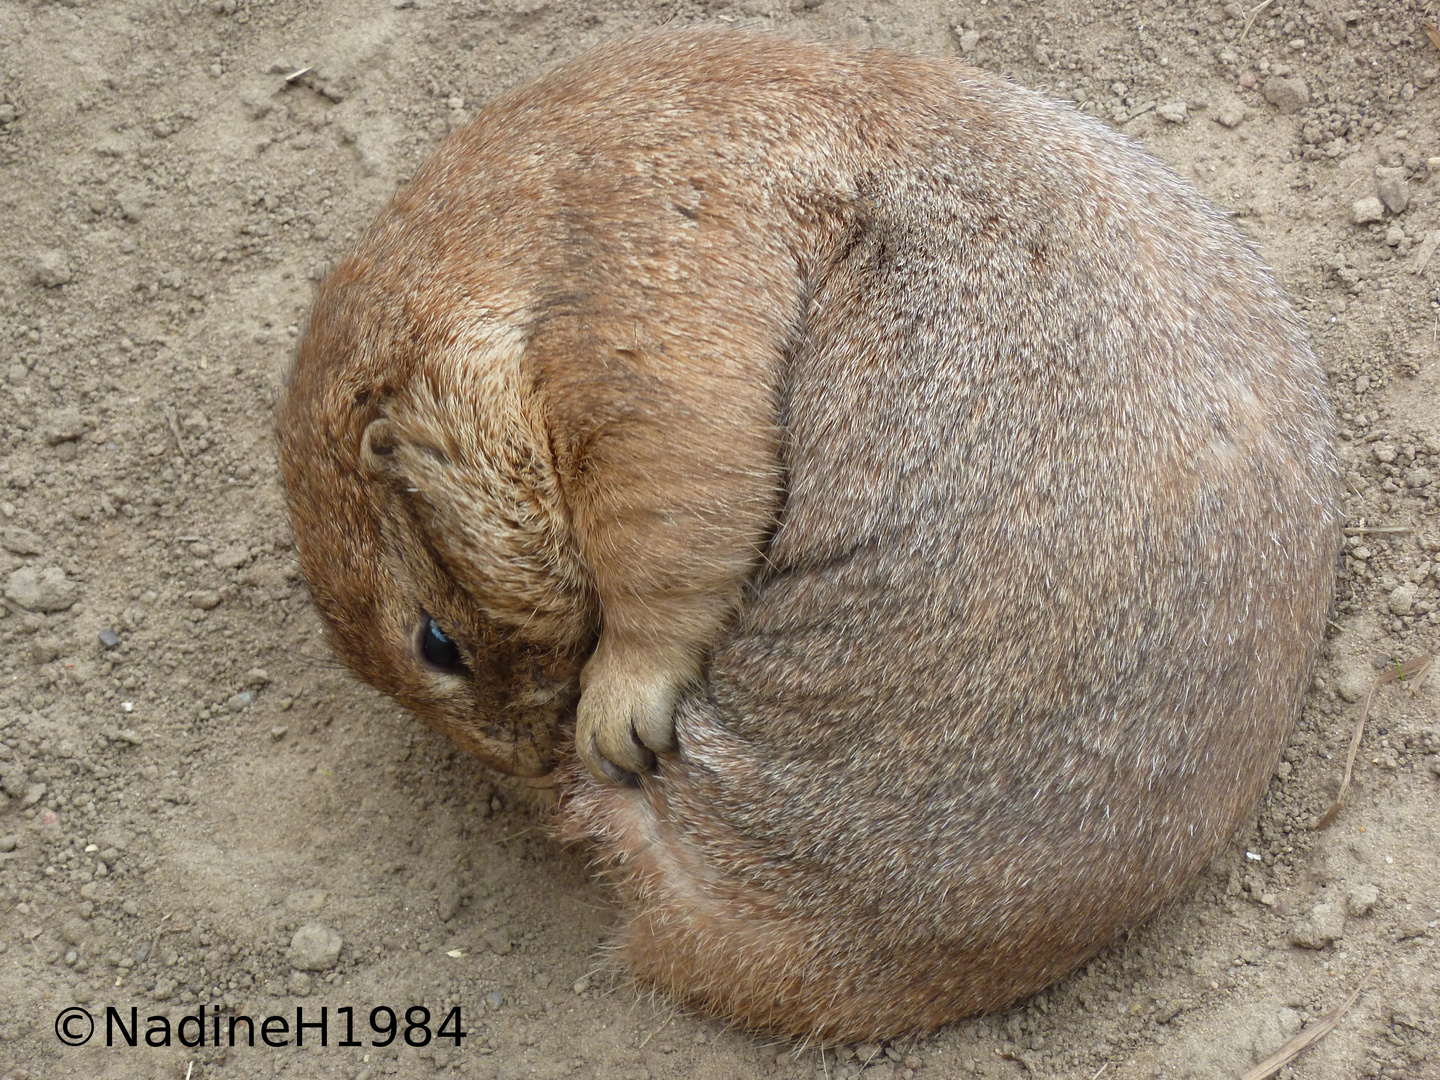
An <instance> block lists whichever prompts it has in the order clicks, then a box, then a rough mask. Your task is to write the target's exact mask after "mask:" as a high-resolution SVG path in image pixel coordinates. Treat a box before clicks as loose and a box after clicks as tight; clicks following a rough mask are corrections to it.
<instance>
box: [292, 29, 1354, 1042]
mask: <svg viewBox="0 0 1440 1080" xmlns="http://www.w3.org/2000/svg"><path fill="white" fill-rule="evenodd" d="M1323 385H1324V384H1323V377H1322V376H1321V374H1320V372H1319V369H1318V367H1317V365H1316V363H1315V361H1314V358H1313V357H1312V355H1311V354H1310V351H1309V349H1308V347H1307V345H1306V343H1305V339H1304V335H1303V333H1302V330H1301V327H1300V325H1299V323H1298V320H1297V319H1296V318H1295V317H1294V315H1293V313H1292V312H1291V311H1290V310H1289V308H1288V306H1287V304H1286V302H1285V299H1284V297H1283V296H1282V295H1281V293H1280V291H1279V290H1278V289H1277V288H1276V286H1275V284H1274V282H1273V281H1272V279H1271V278H1270V276H1269V274H1268V273H1267V272H1266V271H1265V269H1264V268H1263V267H1262V266H1261V265H1260V263H1259V262H1258V260H1257V259H1256V258H1255V256H1254V254H1253V253H1252V252H1251V251H1250V250H1249V248H1248V247H1247V245H1246V244H1245V242H1244V241H1243V240H1242V239H1241V238H1240V237H1239V236H1238V235H1237V234H1236V232H1235V231H1234V229H1233V228H1232V227H1231V226H1230V225H1229V224H1228V223H1227V222H1226V221H1225V220H1224V219H1223V218H1222V217H1221V216H1220V215H1218V214H1217V213H1215V212H1214V211H1213V210H1211V209H1210V208H1209V207H1207V206H1206V205H1205V204H1204V203H1203V202H1202V201H1201V200H1200V199H1199V198H1198V196H1196V195H1195V193H1194V192H1193V191H1191V190H1190V189H1189V188H1188V187H1186V186H1185V185H1184V184H1182V183H1180V182H1179V181H1178V180H1176V179H1175V178H1174V177H1173V176H1172V175H1170V174H1169V173H1168V172H1167V171H1166V170H1164V169H1163V168H1162V167H1161V166H1159V165H1157V164H1156V163H1155V162H1153V161H1152V160H1150V159H1149V158H1147V157H1146V156H1145V155H1143V154H1142V153H1140V152H1139V151H1138V150H1136V149H1135V148H1134V147H1133V146H1132V145H1130V144H1129V143H1128V142H1126V141H1125V140H1124V139H1122V138H1121V137H1119V136H1117V135H1116V134H1114V133H1113V132H1110V131H1108V130H1107V129H1105V128H1103V127H1102V126H1100V125H1098V124H1096V123H1094V122H1092V121H1090V120H1088V119H1086V118H1084V117H1082V116H1079V115H1078V114H1077V113H1076V112H1075V111H1074V110H1073V109H1070V108H1068V107H1066V106H1063V105H1059V104H1055V103H1051V102H1047V101H1045V100H1043V99H1042V98H1040V97H1038V96H1037V95H1034V94H1031V93H1028V92H1026V91H1024V90H1020V89H1017V88H1015V87H1013V86H1010V85H1009V84H1007V83H1004V82H1002V81H999V80H997V79H994V78H991V77H989V76H986V75H983V74H981V73H979V72H976V71H973V70H972V69H969V68H966V67H964V66H963V65H959V64H956V63H952V62H948V61H941V60H926V59H918V58H913V57H906V56H902V55H898V54H895V53H890V52H886V51H883V50H863V49H855V48H840V49H833V48H827V47H824V46H812V45H803V44H798V43H795V42H789V41H786V40H783V39H780V38H774V37H767V36H759V35H748V34H737V33H726V32H714V31H673V32H671V31H667V32H662V33H657V34H652V35H648V36H645V37H641V38H637V39H633V40H630V41H625V42H618V43H614V44H611V45H607V46H605V47H603V48H601V49H598V50H595V51H594V52H592V53H589V54H586V55H585V56H583V57H581V58H579V59H578V60H575V61H573V62H572V63H570V64H568V65H566V66H565V67H563V68H561V69H558V70H557V71H555V72H553V73H551V74H550V75H547V76H545V77H544V78H542V79H539V80H537V81H536V82H534V83H531V84H529V85H527V86H523V87H521V88H519V89H517V90H514V91H512V92H511V93H509V94H506V95H504V96H503V97H501V98H499V99H497V100H496V101H495V102H492V103H491V104H490V105H489V106H488V107H487V108H486V109H485V110H484V111H483V112H482V113H481V114H480V116H479V117H477V119H476V120H475V122H474V123H473V124H472V125H471V126H469V127H467V128H464V129H461V130H460V131H457V132H456V133H454V134H453V135H452V136H451V137H450V138H449V139H448V140H447V141H446V142H445V143H444V145H443V146H442V147H441V148H440V150H439V151H438V153H437V154H436V156H435V157H434V158H433V159H432V160H431V161H430V162H429V163H428V164H427V165H426V166H425V167H424V168H422V169H421V171H420V172H419V173H418V174H417V175H416V177H415V179H414V181H413V182H412V183H411V185H410V186H409V187H408V188H407V189H405V190H404V191H403V192H401V193H400V194H399V195H397V197H396V198H395V200H394V201H393V202H392V203H391V204H390V206H389V207H387V208H386V210H385V211H384V213H383V214H382V215H381V216H380V219H379V220H378V221H377V222H376V224H375V226H374V227H373V228H372V229H371V231H370V232H369V233H368V234H367V235H366V237H365V239H364V240H362V241H361V243H360V246H359V248H358V249H357V251H356V252H355V253H354V254H353V255H352V256H350V257H349V258H348V259H346V260H345V262H343V263H342V264H341V265H340V267H338V268H337V270H336V271H335V273H334V274H333V275H332V276H331V277H330V278H329V279H328V280H327V281H326V282H325V284H324V285H323V286H322V288H321V291H320V295H319V297H318V298H317V301H316V306H315V311H314V314H313V315H312V318H311V323H310V326H309V329H308V330H307V333H306V335H305V337H304V338H303V340H302V343H301V346H300V350H299V354H298V356H297V359H296V365H295V369H294V371H293V373H292V375H291V379H290V381H289V384H288V386H287V389H286V394H285V397H284V400H283V402H282V405H281V410H280V432H281V450H282V466H283V469H284V476H285V482H286V486H287V490H288V492H289V498H290V504H291V511H292V516H293V519H294V522H295V529H296V537H297V541H298V546H299V551H300V555H301V560H302V563H303V566H304V569H305V572H306V574H307V576H308V578H309V580H310V583H311V588H312V591H313V594H314V596H315V599H316V602H317V605H318V606H319V608H320V610H321V612H322V614H323V615H324V616H325V620H326V624H327V626H328V627H329V630H330V633H331V637H332V639H333V641H334V644H335V647H336V648H337V650H338V651H339V652H340V654H341V655H342V656H343V657H344V658H345V660H346V662H347V663H348V664H350V665H351V667H353V668H354V669H355V670H356V671H357V672H358V673H359V674H361V675H362V676H363V677H365V678H366V679H368V680H370V681H371V682H373V683H374V684H375V685H377V686H379V687H381V688H382V689H384V690H386V691H387V692H389V693H391V694H393V695H395V696H396V697H397V698H399V699H400V700H401V701H403V702H405V703H406V704H407V705H409V706H410V707H411V708H413V709H415V710H416V711H417V712H419V713H420V714H421V715H423V716H425V717H426V718H427V719H429V720H430V721H432V722H433V723H436V724H438V725H439V726H441V727H442V728H444V729H446V730H448V731H450V732H451V733H452V734H454V735H455V736H456V737H457V738H459V739H461V740H462V741H463V742H465V743H466V745H468V746H470V747H472V748H473V749H475V750H476V752H477V753H479V754H480V755H481V756H482V757H484V758H485V760H487V761H489V762H490V763H491V764H493V765H496V766H498V767H500V768H506V769H510V770H511V771H515V772H522V773H532V774H533V773H538V772H542V771H545V770H547V769H550V768H552V767H556V768H557V772H556V775H557V777H558V778H559V788H560V792H561V804H560V814H561V823H562V827H563V830H564V831H565V833H566V834H567V835H569V836H572V837H576V838H583V839H584V840H586V841H587V842H589V843H591V844H593V845H595V848H596V850H597V852H598V854H599V856H600V857H601V858H602V859H604V860H608V861H609V862H610V863H611V865H612V866H613V869H614V874H615V877H616V880H617V881H618V882H619V884H620V888H621V890H622V892H623V893H624V895H625V897H626V899H627V902H628V903H629V905H630V908H631V911H632V918H631V920H630V922H629V924H628V926H627V928H626V929H625V930H624V932H623V934H622V936H621V939H620V946H621V949H622V952H623V955H624V957H625V958H626V960H627V962H628V963H629V964H630V965H631V968H632V970H633V971H634V972H635V973H636V975H637V976H638V977H639V978H640V979H642V980H644V981H646V982H649V983H651V984H652V985H655V986H658V987H660V988H662V989H664V990H666V991H668V992H670V993H673V994H675V995H676V996H677V997H679V998H681V999H683V1000H685V1001H688V1002H691V1003H694V1004H697V1005H699V1006H702V1007H705V1008H708V1009H713V1010H715V1011H717V1012H720V1013H722V1014H724V1015H726V1016H729V1017H732V1018H734V1019H736V1020H738V1021H740V1022H743V1023H745V1024H748V1025H751V1026H754V1027H758V1028H762V1029H766V1030H771V1031H777V1032H781V1033H785V1034H792V1035H801V1036H817V1037H823V1038H846V1039H849V1038H860V1037H874V1036H888V1035H895V1034H898V1033H901V1032H907V1031H920V1030H925V1029H928V1028H931V1027H934V1026H935V1025H938V1024H942V1023H945V1022H947V1021H949V1020H952V1019H955V1018H958V1017H960V1016H964V1015H967V1014H969V1013H973V1012H977V1011H982V1010H987V1009H993V1008H998V1007H1000V1006H1003V1005H1005V1004H1007V1003H1008V1002H1010V1001H1013V1000H1015V999H1016V998H1018V997H1020V996H1023V995H1024V994H1027V993H1031V992H1033V991H1035V990H1037V989H1039V988H1040V987H1042V986H1044V985H1046V984H1047V983H1048V982H1050V981H1052V980H1053V979H1055V978H1058V977H1059V976H1060V975H1063V974H1064V973H1065V972H1067V971H1070V970H1072V969H1073V968H1074V967H1075V966H1076V965H1077V964H1079V963H1081V962H1083V961H1084V960H1085V958H1086V957H1088V956H1089V955H1091V954H1092V953H1093V952H1094V951H1095V950H1096V949H1098V948H1099V947H1100V946H1101V945H1103V944H1104V943H1105V942H1106V941H1108V940H1110V939H1111V938H1113V937H1114V936H1115V935H1116V934H1117V933H1119V932H1121V931H1123V930H1124V929H1126V928H1128V927H1132V926H1134V925H1136V924H1137V923H1138V922H1140V921H1141V920H1143V919H1145V918H1147V917H1148V916H1149V915H1150V914H1151V913H1152V912H1153V911H1154V910H1155V909H1156V907H1157V906H1158V905H1159V904H1160V903H1162V902H1163V901H1164V900H1165V898H1166V897H1168V896H1171V895H1173V894H1174V893H1175V891H1176V890H1177V889H1179V888H1180V887H1181V886H1182V885H1183V884H1184V883H1185V882H1187V881H1188V880H1190V879H1191V878H1192V877H1193V876H1194V874H1195V873H1196V872H1197V871H1198V870H1199V869H1200V868H1201V867H1203V866H1204V865H1205V864H1206V862H1207V861H1208V860H1209V859H1210V858H1211V856H1212V855H1213V854H1214V852H1215V851H1216V850H1217V849H1218V848H1219V847H1220V845H1222V844H1223V843H1224V842H1225V841H1226V839H1227V838H1228V837H1229V836H1230V835H1231V833H1232V832H1233V830H1234V829H1235V828H1236V827H1237V825H1238V824H1239V823H1240V822H1241V820H1242V819H1243V817H1244V815H1245V814H1246V813H1248V812H1249V810H1250V809H1251V808H1252V807H1253V806H1254V804H1255V802H1256V800H1257V799H1258V798H1259V796H1260V794H1261V792H1262V791H1263V789H1264V785H1265V783H1266V780H1267V778H1268V776H1269V774H1270V770H1271V768H1272V766H1273V764H1274V762H1275V760H1276V758H1277V756H1278V754H1279V751H1280V748H1281V746H1282V745H1283V743H1284V740H1285V737H1286V734H1287V732H1288V731H1289V727H1290V725H1291V723H1292V721H1293V718H1294V715H1295V712H1296V709H1297V707H1298V703H1299V701H1300V698H1301V695H1302V693H1303V689H1304V687H1305V685H1306V683H1307V680H1308V671H1309V666H1310V663H1311V660H1312V657H1313V654H1314V649H1315V647H1316V645H1317V643H1318V641H1319V638H1320V633H1321V629H1322V626H1323V617H1324V613H1325V610H1326V607H1327V605H1328V602H1329V597H1330V588H1331V575H1332V572H1333V563H1334V558H1335V553H1336V550H1337V543H1338V517H1337V514H1336V508H1335V485H1336V475H1337V469H1336V461H1335V454H1334V448H1333V423H1332V420H1331V418H1330V415H1329V412H1328V406H1327V404H1326V401H1325V398H1324V394H1323ZM572 723H573V725H574V729H575V731H574V737H575V746H574V752H571V751H570V749H569V747H570V745H571V744H570V743H569V741H568V740H569V738H570V725H571V724H572ZM617 778H630V779H632V780H633V781H634V782H635V783H637V784H638V787H629V786H621V785H617V784H615V783H613V781H614V780H615V779H617Z"/></svg>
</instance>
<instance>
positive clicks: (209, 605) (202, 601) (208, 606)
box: [190, 589, 220, 611]
mask: <svg viewBox="0 0 1440 1080" xmlns="http://www.w3.org/2000/svg"><path fill="white" fill-rule="evenodd" d="M190 604H191V606H193V607H197V608H199V609H200V610H201V611H213V610H214V609H215V608H217V607H219V606H220V594H219V593H218V592H216V591H215V590H214V589H201V590H200V591H199V592H196V593H194V594H192V595H191V597H190Z"/></svg>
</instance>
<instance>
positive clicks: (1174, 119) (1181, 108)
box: [1155, 101, 1190, 124]
mask: <svg viewBox="0 0 1440 1080" xmlns="http://www.w3.org/2000/svg"><path fill="white" fill-rule="evenodd" d="M1155 111H1156V112H1157V113H1158V114H1159V115H1160V119H1162V120H1164V121H1166V122H1167V123H1171V124H1183V123H1184V122H1185V121H1186V120H1187V119H1188V118H1189V116H1190V106H1189V104H1187V103H1186V102H1184V101H1167V102H1165V104H1163V105H1157V106H1155Z"/></svg>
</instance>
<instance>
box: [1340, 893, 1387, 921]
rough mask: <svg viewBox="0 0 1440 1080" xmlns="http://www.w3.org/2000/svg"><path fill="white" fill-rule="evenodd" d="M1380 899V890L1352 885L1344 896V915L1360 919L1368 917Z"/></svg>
mask: <svg viewBox="0 0 1440 1080" xmlns="http://www.w3.org/2000/svg"><path fill="white" fill-rule="evenodd" d="M1379 899H1380V890H1379V889H1377V888H1376V887H1375V886H1374V885H1354V886H1352V887H1351V889H1350V891H1349V892H1348V893H1346V895H1345V913H1346V914H1347V915H1349V916H1351V917H1352V918H1356V919H1361V918H1364V917H1365V916H1366V915H1369V914H1370V912H1371V910H1372V909H1373V908H1374V907H1375V903H1376V901H1378V900H1379Z"/></svg>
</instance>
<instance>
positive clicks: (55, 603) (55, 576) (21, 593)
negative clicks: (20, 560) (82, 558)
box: [5, 566, 80, 612]
mask: <svg viewBox="0 0 1440 1080" xmlns="http://www.w3.org/2000/svg"><path fill="white" fill-rule="evenodd" d="M5 598H6V599H7V600H10V601H11V602H13V603H16V604H18V605H20V606H21V607H22V608H24V609H25V610H26V611H43V612H54V611H65V610H66V609H68V608H70V607H72V606H74V604H75V601H76V600H78V599H79V598H80V586H79V585H77V584H76V583H75V582H73V581H71V580H70V579H69V578H68V577H66V576H65V571H64V570H61V569H60V568H59V567H58V566H51V567H47V568H46V569H44V570H41V569H39V568H37V567H34V566H22V567H20V569H18V570H16V571H15V572H14V573H12V574H11V575H10V578H9V580H8V581H6V583H5Z"/></svg>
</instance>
